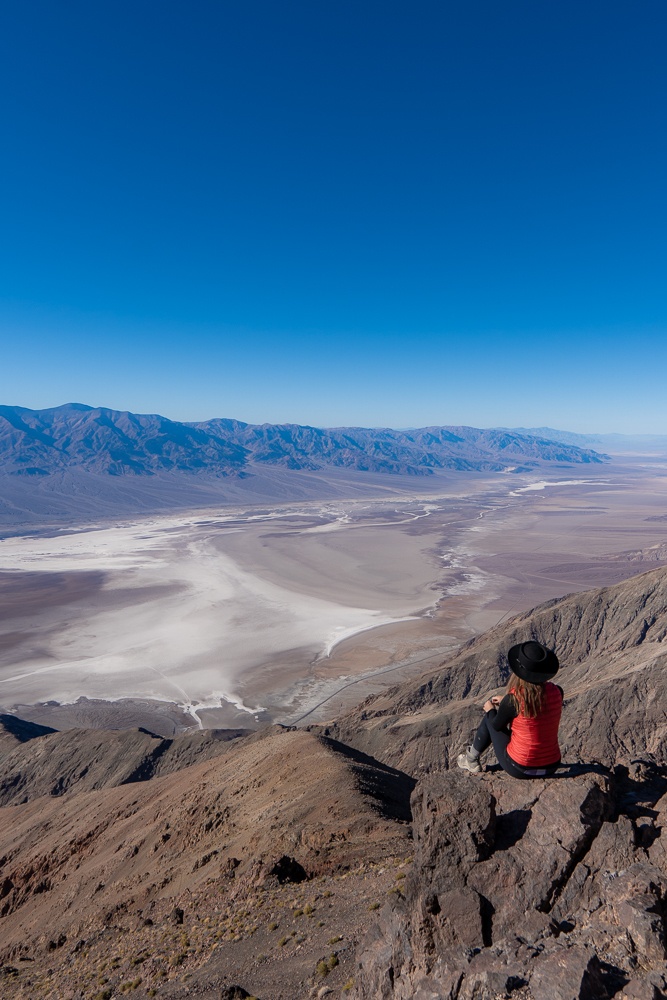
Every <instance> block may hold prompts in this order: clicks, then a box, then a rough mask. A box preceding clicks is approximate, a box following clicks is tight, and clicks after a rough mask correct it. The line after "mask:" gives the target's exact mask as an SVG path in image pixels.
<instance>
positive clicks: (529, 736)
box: [507, 681, 563, 767]
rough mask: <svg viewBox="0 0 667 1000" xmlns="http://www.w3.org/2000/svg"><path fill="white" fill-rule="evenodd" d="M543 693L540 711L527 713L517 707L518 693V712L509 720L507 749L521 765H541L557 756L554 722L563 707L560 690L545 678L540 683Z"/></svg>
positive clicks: (557, 757) (557, 758) (554, 759)
mask: <svg viewBox="0 0 667 1000" xmlns="http://www.w3.org/2000/svg"><path fill="white" fill-rule="evenodd" d="M543 690H544V697H543V702H542V708H541V710H540V712H539V713H538V714H537V715H536V716H534V717H532V718H531V717H530V716H528V715H525V714H524V713H523V712H522V710H521V700H520V696H519V697H517V695H518V692H517V693H516V694H515V692H514V691H513V690H510V693H511V694H512V695H514V697H515V699H517V702H518V704H517V707H518V709H519V713H518V715H517V716H516V718H515V719H513V721H512V729H511V737H510V741H509V744H508V746H507V753H508V754H509V756H510V757H511V758H512V760H513V761H515V763H517V764H520V765H521V766H522V767H544V766H545V765H548V764H556V763H557V762H558V761H559V760H560V747H559V746H558V726H559V723H560V716H561V710H562V708H563V692H562V690H561V689H560V688H559V687H558V686H557V685H556V684H552V683H551V681H548V682H547V683H546V684H544V686H543Z"/></svg>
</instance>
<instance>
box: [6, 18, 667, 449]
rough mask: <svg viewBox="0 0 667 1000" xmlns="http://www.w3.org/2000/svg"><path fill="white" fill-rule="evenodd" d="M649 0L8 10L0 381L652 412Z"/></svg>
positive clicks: (443, 415) (351, 406) (655, 42)
mask: <svg viewBox="0 0 667 1000" xmlns="http://www.w3.org/2000/svg"><path fill="white" fill-rule="evenodd" d="M666 37H667V4H666V3H665V2H664V0H642V2H640V3H636V4H631V3H628V2H627V0H624V2H616V0H601V2H597V0H585V2H583V3H582V2H581V0H559V2H558V3H546V2H536V0H503V2H502V3H501V2H499V0H457V2H448V0H433V2H421V0H412V2H411V3H407V2H400V3H399V2H393V0H382V2H380V0H378V2H369V0H355V2H351V0H350V2H346V0H336V2H333V0H321V2H319V0H318V2H316V3H314V2H312V0H308V2H306V0H302V2H289V0H281V2H279V3H278V2H275V0H271V2H264V0H235V2H225V0H196V2H193V3H187V2H185V0H179V2H174V0H150V2H149V0H131V2H129V0H113V2H111V0H96V2H94V3H91V2H90V0H21V2H20V3H19V2H14V3H5V4H2V5H1V8H0V94H1V95H2V97H1V98H0V100H1V102H2V103H1V112H0V143H1V150H0V199H1V204H0V235H1V239H0V336H1V348H2V350H1V353H0V402H4V403H10V404H19V405H23V406H30V407H35V408H40V407H45V406H53V405H56V404H58V403H62V402H67V401H80V402H86V403H91V404H93V405H106V406H111V407H114V408H118V409H131V410H135V411H140V412H160V413H163V414H165V415H167V416H170V417H173V418H175V419H181V420H195V419H204V418H208V417H213V416H228V417H237V418H239V419H242V420H247V421H251V422H261V421H271V422H283V421H294V422H299V423H310V424H316V425H341V424H363V425H368V426H379V425H392V426H398V427H405V426H416V425H425V424H446V423H467V424H474V425H478V426H492V425H506V426H517V425H524V426H535V425H543V424H549V425H551V426H556V427H562V428H565V429H569V430H578V431H587V430H590V431H612V430H615V431H646V432H661V433H667V403H666V393H665V383H666V381H667V379H666V372H667V294H666V277H667V266H666V265H667V195H666V190H667V116H666V114H665V112H666V108H667V60H666V59H665V51H666Z"/></svg>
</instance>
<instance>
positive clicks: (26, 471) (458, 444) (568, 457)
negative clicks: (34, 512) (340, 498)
mask: <svg viewBox="0 0 667 1000" xmlns="http://www.w3.org/2000/svg"><path fill="white" fill-rule="evenodd" d="M605 457H606V456H603V455H599V454H598V453H596V452H594V451H591V450H590V449H582V448H578V447H575V446H572V445H568V444H563V443H559V442H554V441H549V440H546V439H543V438H538V437H535V436H532V435H528V434H526V435H521V434H517V433H515V432H512V431H499V430H480V429H478V428H474V427H426V428H421V429H418V430H414V431H397V430H392V429H391V428H381V429H369V428H361V427H343V428H333V429H322V428H317V427H307V426H300V425H298V424H279V425H275V424H261V425H253V424H246V423H243V422H241V421H237V420H228V419H214V420H208V421H202V422H199V423H179V422H178V421H175V420H169V419H167V418H166V417H163V416H160V415H157V414H137V413H129V412H121V411H118V410H112V409H108V408H106V407H92V406H86V405H84V404H82V403H70V404H68V405H65V406H58V407H54V408H52V409H46V410H30V409H27V408H25V407H20V406H0V467H1V468H2V471H3V472H4V473H6V474H10V475H14V476H17V475H21V476H36V477H39V476H44V475H50V474H53V473H55V472H58V471H62V470H64V469H82V470H86V471H88V472H91V473H98V474H99V473H103V474H108V475H113V476H128V475H130V476H152V475H156V474H158V473H189V474H191V475H194V474H197V475H199V476H222V477H226V476H239V475H245V474H248V473H249V472H251V471H252V468H253V466H260V467H261V466H266V465H270V466H278V467H284V468H286V469H291V470H295V471H298V470H302V471H315V470H319V469H323V468H329V467H330V468H341V469H354V470H360V471H364V472H381V473H391V474H396V475H417V476H428V475H431V474H432V473H433V472H435V471H437V470H443V469H454V470H459V471H461V470H467V471H502V470H503V469H505V468H506V467H508V466H509V467H511V468H512V469H513V470H514V471H526V470H528V469H531V468H536V467H538V466H539V465H540V464H542V463H545V462H546V463H558V464H566V465H567V464H575V465H578V464H589V463H600V462H602V461H603V460H604V459H605Z"/></svg>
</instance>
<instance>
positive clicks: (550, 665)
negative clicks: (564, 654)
mask: <svg viewBox="0 0 667 1000" xmlns="http://www.w3.org/2000/svg"><path fill="white" fill-rule="evenodd" d="M543 648H545V649H546V647H543ZM520 651H521V644H519V645H518V646H512V648H511V649H510V651H509V653H508V654H507V659H508V660H509V664H510V667H511V668H512V672H513V673H515V674H516V676H517V677H520V678H521V680H524V681H528V683H529V684H546V682H547V681H550V680H551V679H552V678H553V677H555V676H556V674H557V673H558V668H559V666H560V664H559V663H558V657H557V656H556V654H555V653H554V652H552V650H550V649H547V650H546V652H547V658H546V660H545V661H544V663H543V665H542V669H541V670H533V669H531V668H530V667H527V666H525V665H524V664H523V663H522V662H521V660H520V659H519V654H520Z"/></svg>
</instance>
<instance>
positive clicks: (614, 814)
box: [353, 766, 667, 1000]
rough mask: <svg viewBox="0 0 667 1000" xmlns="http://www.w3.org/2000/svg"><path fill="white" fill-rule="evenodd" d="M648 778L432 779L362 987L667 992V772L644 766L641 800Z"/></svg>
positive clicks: (457, 997)
mask: <svg viewBox="0 0 667 1000" xmlns="http://www.w3.org/2000/svg"><path fill="white" fill-rule="evenodd" d="M639 771H640V768H639V767H638V768H637V772H639ZM638 776H639V773H637V774H635V775H634V776H633V775H631V774H629V773H628V772H627V769H625V768H618V769H617V770H616V772H612V771H607V770H606V769H604V768H601V767H597V768H593V767H591V768H589V769H588V770H586V769H584V768H582V769H581V773H578V774H570V775H569V776H568V777H567V778H562V779H558V778H552V779H545V780H537V781H516V780H513V779H512V778H510V777H508V776H507V775H505V774H503V773H502V772H491V773H487V774H485V775H483V776H481V777H477V776H470V775H468V774H467V773H463V772H461V773H458V772H451V773H449V774H447V775H444V776H439V777H433V778H426V779H424V780H423V781H422V782H420V784H419V785H418V786H417V787H416V789H415V791H414V793H413V796H412V809H413V824H414V825H413V830H414V837H415V863H414V868H413V871H412V873H411V875H410V876H409V878H408V879H407V880H406V884H405V895H404V898H402V899H399V900H397V901H396V902H393V903H387V904H386V905H385V907H384V908H383V909H382V910H381V911H380V914H379V916H378V920H377V923H376V925H375V926H374V927H372V928H371V929H370V930H369V931H368V933H367V935H366V938H365V940H364V941H363V942H362V945H361V947H360V950H359V955H358V972H357V979H356V988H355V992H354V994H353V995H354V996H356V997H357V998H358V1000H361V998H368V1000H371V998H374V1000H379V998H382V1000H410V998H414V1000H436V998H437V1000H440V998H442V1000H445V998H446V1000H496V998H499V997H510V996H512V995H514V996H515V997H516V998H517V1000H518V998H519V997H532V998H533V1000H587V998H590V1000H596V998H600V1000H604V998H608V997H618V998H619V1000H621V998H625V997H627V998H628V1000H629V998H631V997H633V998H634V997H636V998H637V1000H638V998H639V997H647V998H649V997H650V998H655V997H662V996H664V995H666V992H665V991H666V990H667V962H666V961H665V909H666V903H667V874H666V873H665V864H664V861H665V847H666V846H667V832H666V833H665V834H664V835H663V827H664V823H665V821H666V820H667V795H664V778H663V776H662V773H661V769H659V768H655V767H654V768H653V769H647V768H646V767H645V766H643V772H642V775H641V776H642V777H643V778H644V781H643V783H642V792H643V801H641V802H640V801H639V795H638V791H637V788H636V785H637V777H638ZM661 790H662V791H663V794H662V796H661V794H660V793H661ZM663 838H664V839H663Z"/></svg>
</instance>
